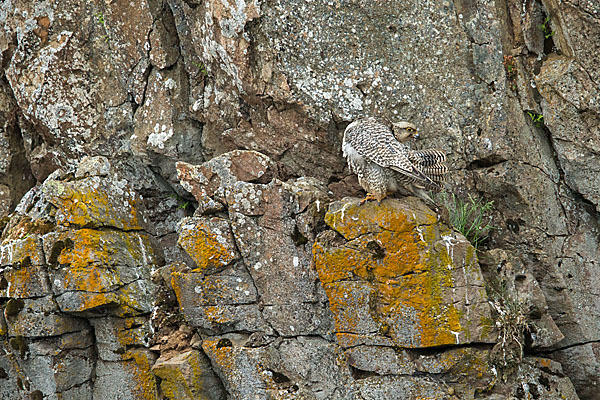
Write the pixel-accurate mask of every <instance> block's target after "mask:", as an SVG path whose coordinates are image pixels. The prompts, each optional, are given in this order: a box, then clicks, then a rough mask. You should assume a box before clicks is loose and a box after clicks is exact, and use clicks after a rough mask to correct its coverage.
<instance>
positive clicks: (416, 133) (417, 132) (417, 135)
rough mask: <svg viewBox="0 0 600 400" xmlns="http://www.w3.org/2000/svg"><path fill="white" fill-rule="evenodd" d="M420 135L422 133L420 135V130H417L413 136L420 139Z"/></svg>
mask: <svg viewBox="0 0 600 400" xmlns="http://www.w3.org/2000/svg"><path fill="white" fill-rule="evenodd" d="M419 136H420V135H419V131H415V133H414V135H413V137H414V138H415V139H418V138H419Z"/></svg>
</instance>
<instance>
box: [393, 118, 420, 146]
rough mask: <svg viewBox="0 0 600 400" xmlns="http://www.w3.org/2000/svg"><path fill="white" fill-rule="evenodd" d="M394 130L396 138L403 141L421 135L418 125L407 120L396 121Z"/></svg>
mask: <svg viewBox="0 0 600 400" xmlns="http://www.w3.org/2000/svg"><path fill="white" fill-rule="evenodd" d="M392 132H393V133H394V137H395V138H396V140H398V141H399V142H401V143H402V142H406V141H407V140H409V139H413V138H415V139H416V138H418V137H419V133H418V132H417V127H416V126H414V125H413V124H411V123H410V122H406V121H400V122H394V123H393V124H392Z"/></svg>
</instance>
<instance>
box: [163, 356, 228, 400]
mask: <svg viewBox="0 0 600 400" xmlns="http://www.w3.org/2000/svg"><path fill="white" fill-rule="evenodd" d="M152 372H153V373H154V374H155V375H156V376H157V377H159V378H160V379H161V383H160V388H161V390H162V393H163V395H164V396H165V397H166V398H167V399H170V400H178V399H190V400H192V399H206V400H225V399H226V398H227V397H226V395H225V392H224V391H223V388H222V386H221V385H220V381H219V380H218V379H216V377H215V374H214V372H212V369H211V365H210V362H209V360H208V359H207V358H206V356H205V355H204V354H203V353H201V352H199V351H197V350H190V351H188V352H185V353H181V354H178V355H176V356H175V357H172V358H169V359H162V358H159V359H158V360H157V361H156V363H155V364H154V366H153V367H152Z"/></svg>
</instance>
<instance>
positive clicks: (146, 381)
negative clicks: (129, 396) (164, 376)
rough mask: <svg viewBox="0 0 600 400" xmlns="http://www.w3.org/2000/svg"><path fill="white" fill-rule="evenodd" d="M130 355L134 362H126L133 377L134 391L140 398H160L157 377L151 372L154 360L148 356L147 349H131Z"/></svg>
mask: <svg viewBox="0 0 600 400" xmlns="http://www.w3.org/2000/svg"><path fill="white" fill-rule="evenodd" d="M128 353H129V355H130V356H131V358H132V359H133V362H131V361H129V362H127V361H126V362H124V363H123V364H124V365H125V367H126V368H127V369H128V372H129V374H130V376H131V377H132V378H133V383H134V385H135V386H134V393H135V394H136V398H138V399H148V400H151V399H158V398H159V397H158V391H157V385H156V378H154V374H152V372H151V368H152V364H153V363H154V360H150V359H149V358H148V352H147V351H145V350H130V351H128Z"/></svg>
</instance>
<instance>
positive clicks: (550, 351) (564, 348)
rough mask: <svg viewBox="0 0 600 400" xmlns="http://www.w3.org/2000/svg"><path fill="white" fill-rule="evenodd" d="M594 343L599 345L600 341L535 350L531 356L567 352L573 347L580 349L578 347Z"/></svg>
mask: <svg viewBox="0 0 600 400" xmlns="http://www.w3.org/2000/svg"><path fill="white" fill-rule="evenodd" d="M594 343H600V340H588V341H587V342H579V343H573V344H570V345H568V346H563V347H556V348H553V349H549V350H537V351H536V352H533V354H552V353H556V352H559V351H564V350H567V349H570V348H573V347H580V346H585V345H588V344H594Z"/></svg>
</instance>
